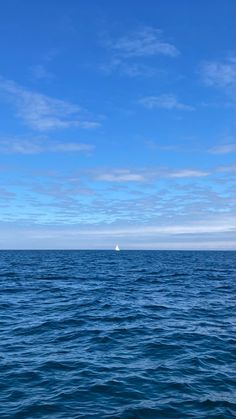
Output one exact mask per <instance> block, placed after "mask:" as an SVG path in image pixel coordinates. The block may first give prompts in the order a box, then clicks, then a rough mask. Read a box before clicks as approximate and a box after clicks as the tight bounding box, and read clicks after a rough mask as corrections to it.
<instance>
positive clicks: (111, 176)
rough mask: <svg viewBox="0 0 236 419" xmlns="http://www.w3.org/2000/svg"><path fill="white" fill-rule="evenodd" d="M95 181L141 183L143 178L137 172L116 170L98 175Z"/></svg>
mask: <svg viewBox="0 0 236 419" xmlns="http://www.w3.org/2000/svg"><path fill="white" fill-rule="evenodd" d="M95 180H98V181H105V182H143V181H144V180H145V176H144V175H143V174H142V173H139V172H132V171H130V170H128V169H127V170H126V169H117V170H114V171H111V172H108V173H100V174H97V175H96V176H95Z"/></svg>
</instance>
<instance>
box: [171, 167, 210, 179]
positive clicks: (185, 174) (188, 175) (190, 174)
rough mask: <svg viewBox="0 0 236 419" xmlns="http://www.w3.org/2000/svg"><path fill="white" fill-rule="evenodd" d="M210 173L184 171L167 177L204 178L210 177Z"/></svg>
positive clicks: (177, 171)
mask: <svg viewBox="0 0 236 419" xmlns="http://www.w3.org/2000/svg"><path fill="white" fill-rule="evenodd" d="M208 175H209V173H208V172H204V171H202V170H192V169H183V170H176V171H174V172H170V173H169V174H168V175H167V177H170V178H191V177H204V176H208Z"/></svg>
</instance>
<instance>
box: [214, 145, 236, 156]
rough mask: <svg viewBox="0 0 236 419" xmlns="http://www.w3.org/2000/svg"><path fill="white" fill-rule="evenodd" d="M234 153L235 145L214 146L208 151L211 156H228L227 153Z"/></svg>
mask: <svg viewBox="0 0 236 419" xmlns="http://www.w3.org/2000/svg"><path fill="white" fill-rule="evenodd" d="M235 151H236V144H235V143H230V144H223V145H219V146H215V147H212V148H210V149H209V150H208V152H209V153H211V154H228V153H234V152H235Z"/></svg>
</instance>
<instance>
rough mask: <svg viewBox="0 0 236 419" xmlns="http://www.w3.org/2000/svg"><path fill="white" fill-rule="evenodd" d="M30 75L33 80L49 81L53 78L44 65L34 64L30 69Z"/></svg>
mask: <svg viewBox="0 0 236 419" xmlns="http://www.w3.org/2000/svg"><path fill="white" fill-rule="evenodd" d="M30 71H31V74H32V76H33V77H34V78H35V79H38V80H42V79H46V80H50V79H53V78H54V75H53V74H52V73H51V72H50V71H48V70H47V69H46V67H45V65H42V64H36V65H34V66H32V67H31V68H30Z"/></svg>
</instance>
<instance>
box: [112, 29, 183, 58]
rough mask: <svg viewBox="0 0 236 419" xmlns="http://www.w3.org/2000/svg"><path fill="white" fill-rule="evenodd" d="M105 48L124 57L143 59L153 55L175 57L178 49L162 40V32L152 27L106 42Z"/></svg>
mask: <svg viewBox="0 0 236 419" xmlns="http://www.w3.org/2000/svg"><path fill="white" fill-rule="evenodd" d="M107 46H108V47H109V48H110V49H112V50H113V51H115V52H116V53H118V54H119V55H122V56H125V57H145V56H153V55H167V56H170V57H176V56H177V55H179V51H178V49H177V48H176V47H175V46H174V45H173V44H171V43H169V42H166V41H164V40H163V37H162V31H161V30H159V29H155V28H152V27H146V28H142V29H141V30H139V31H136V32H133V33H130V34H128V35H127V36H122V37H120V38H118V39H116V40H111V41H110V42H107Z"/></svg>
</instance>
